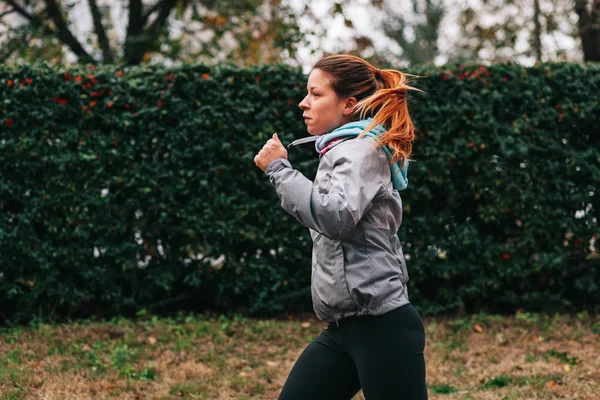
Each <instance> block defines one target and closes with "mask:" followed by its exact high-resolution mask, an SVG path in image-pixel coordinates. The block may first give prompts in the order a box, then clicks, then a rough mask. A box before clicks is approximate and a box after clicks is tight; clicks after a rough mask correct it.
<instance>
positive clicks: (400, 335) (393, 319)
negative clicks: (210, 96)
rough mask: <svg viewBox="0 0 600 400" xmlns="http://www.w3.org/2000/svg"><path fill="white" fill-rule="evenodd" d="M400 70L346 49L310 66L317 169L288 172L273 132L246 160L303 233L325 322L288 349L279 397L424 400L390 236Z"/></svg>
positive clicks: (418, 322)
mask: <svg viewBox="0 0 600 400" xmlns="http://www.w3.org/2000/svg"><path fill="white" fill-rule="evenodd" d="M413 89H414V88H412V87H410V86H408V85H407V82H406V75H405V74H403V73H402V72H400V71H396V70H392V69H384V70H379V69H377V68H375V67H374V66H373V65H371V64H369V63H368V62H366V61H364V60H362V59H360V58H358V57H354V56H349V55H336V56H328V57H325V58H323V59H321V60H320V61H318V62H317V63H316V64H315V66H314V67H313V69H312V71H311V73H310V75H309V78H308V85H307V92H308V94H307V95H306V97H305V98H304V99H303V100H302V102H301V103H300V108H301V109H302V110H303V111H304V113H303V117H304V121H305V123H306V127H307V130H308V133H309V134H310V135H311V136H310V137H308V138H304V139H300V140H296V141H295V142H293V143H292V145H297V144H301V143H306V142H314V145H315V148H316V150H317V152H318V153H319V158H320V161H319V167H318V169H317V173H316V176H315V179H314V181H311V180H309V179H308V178H306V177H305V176H304V175H302V174H301V173H300V172H299V171H297V170H295V169H294V168H293V166H292V165H291V164H290V162H289V161H288V159H287V158H288V157H287V156H288V154H287V150H286V148H285V147H284V146H283V144H282V143H281V142H280V140H279V138H278V137H277V135H276V134H275V135H273V138H272V139H269V141H268V142H267V143H266V144H265V145H264V146H263V148H262V149H261V150H260V152H259V153H258V154H257V155H256V157H255V158H254V162H255V163H256V165H257V166H258V167H259V168H260V169H261V170H263V171H264V172H265V173H266V175H267V176H268V178H269V180H270V182H271V183H272V185H273V186H274V187H275V190H276V192H277V195H278V196H279V198H280V200H281V206H282V207H283V208H284V209H285V210H286V211H287V212H288V213H289V214H291V215H292V216H294V217H295V218H296V219H297V220H298V221H299V222H300V223H301V224H303V225H304V226H306V227H308V228H309V230H310V234H311V237H312V241H313V254H312V279H311V294H312V301H313V308H314V311H315V313H316V315H317V317H318V318H319V319H321V320H323V321H326V322H328V323H329V325H328V328H327V329H326V330H325V331H323V333H322V334H321V335H320V336H319V337H317V338H316V339H315V340H314V341H312V342H311V343H310V344H309V345H308V346H307V348H306V349H305V350H304V352H303V353H302V354H301V355H300V357H299V358H298V360H297V361H296V363H295V365H294V367H293V368H292V370H291V372H290V374H289V376H288V378H287V381H286V382H285V385H284V387H283V389H282V391H281V395H280V397H279V399H280V400H296V399H298V400H300V399H302V400H319V399H323V400H336V399H339V400H350V399H352V397H353V396H354V395H355V394H356V393H357V392H358V391H359V390H360V389H362V390H363V394H364V396H365V398H366V400H390V399H403V400H422V399H427V389H426V385H425V359H424V354H423V351H424V348H425V331H424V327H423V320H422V319H421V316H420V315H419V314H418V312H417V311H416V310H415V308H414V307H413V306H412V305H411V304H410V303H409V299H408V292H407V281H408V273H407V270H406V262H405V260H404V255H403V253H402V247H401V244H400V241H399V239H398V236H397V232H398V229H399V227H400V224H401V222H402V201H401V198H400V193H399V191H401V190H404V189H405V188H406V187H407V184H408V181H407V169H408V161H409V160H410V155H411V152H412V142H413V140H414V127H413V124H412V121H411V118H410V116H409V113H408V107H407V104H406V95H407V92H408V91H409V90H413Z"/></svg>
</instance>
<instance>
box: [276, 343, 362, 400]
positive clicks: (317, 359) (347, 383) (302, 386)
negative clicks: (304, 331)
mask: <svg viewBox="0 0 600 400" xmlns="http://www.w3.org/2000/svg"><path fill="white" fill-rule="evenodd" d="M359 390H360V383H359V380H358V374H357V372H356V366H355V364H354V362H353V361H352V358H351V357H350V356H349V355H348V354H347V353H346V352H345V351H344V350H343V349H342V348H341V346H339V345H337V344H336V343H334V342H332V341H331V339H329V337H327V336H326V335H325V334H321V335H320V336H319V337H318V338H317V339H315V340H314V341H312V342H311V343H310V344H309V345H308V346H307V347H306V349H304V351H303V352H302V354H301V355H300V357H299V358H298V360H297V361H296V363H295V364H294V367H293V368H292V370H291V372H290V374H289V376H288V378H287V380H286V382H285V384H284V386H283V389H282V390H281V394H280V396H279V400H295V399H298V400H300V399H302V400H308V399H310V400H321V399H322V400H350V399H352V397H353V396H354V395H355V394H356V393H358V391H359Z"/></svg>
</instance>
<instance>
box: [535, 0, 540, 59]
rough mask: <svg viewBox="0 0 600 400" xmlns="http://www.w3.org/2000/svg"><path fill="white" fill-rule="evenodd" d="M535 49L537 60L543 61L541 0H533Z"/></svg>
mask: <svg viewBox="0 0 600 400" xmlns="http://www.w3.org/2000/svg"><path fill="white" fill-rule="evenodd" d="M533 23H534V30H533V51H534V53H535V60H536V61H537V62H538V63H541V62H542V24H541V23H540V0H533Z"/></svg>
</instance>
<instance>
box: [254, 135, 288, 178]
mask: <svg viewBox="0 0 600 400" xmlns="http://www.w3.org/2000/svg"><path fill="white" fill-rule="evenodd" d="M287 157H288V152H287V150H286V149H285V147H284V146H283V144H282V143H281V141H280V140H279V138H278V137H277V134H276V133H274V134H273V138H271V139H269V140H268V141H267V143H265V145H264V146H263V148H262V149H261V150H260V151H259V152H258V154H257V155H256V156H255V157H254V163H255V164H256V166H257V167H258V168H260V169H261V170H263V171H264V170H265V168H267V165H269V163H270V162H271V161H273V160H276V159H278V158H285V159H286V160H287Z"/></svg>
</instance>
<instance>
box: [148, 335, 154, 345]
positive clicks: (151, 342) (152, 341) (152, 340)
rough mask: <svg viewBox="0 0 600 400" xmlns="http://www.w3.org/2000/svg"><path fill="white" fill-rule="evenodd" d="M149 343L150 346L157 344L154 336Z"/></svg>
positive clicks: (149, 339)
mask: <svg viewBox="0 0 600 400" xmlns="http://www.w3.org/2000/svg"><path fill="white" fill-rule="evenodd" d="M148 343H150V344H156V338H155V337H154V336H150V337H149V338H148Z"/></svg>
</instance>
